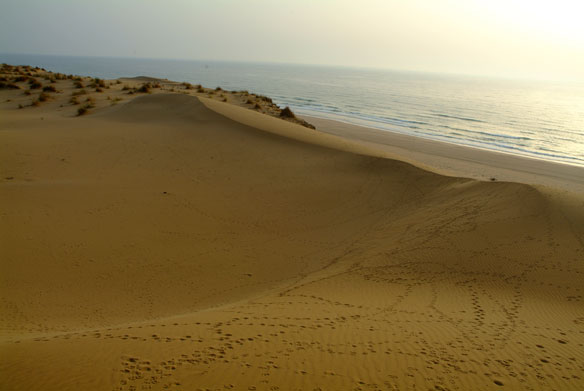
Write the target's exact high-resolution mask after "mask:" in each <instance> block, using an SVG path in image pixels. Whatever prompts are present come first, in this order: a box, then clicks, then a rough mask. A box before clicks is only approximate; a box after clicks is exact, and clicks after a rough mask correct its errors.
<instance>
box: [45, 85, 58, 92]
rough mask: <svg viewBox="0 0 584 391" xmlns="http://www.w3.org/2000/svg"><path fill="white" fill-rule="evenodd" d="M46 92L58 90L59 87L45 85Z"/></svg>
mask: <svg viewBox="0 0 584 391" xmlns="http://www.w3.org/2000/svg"><path fill="white" fill-rule="evenodd" d="M43 91H44V92H57V89H56V88H55V87H53V86H45V87H43Z"/></svg>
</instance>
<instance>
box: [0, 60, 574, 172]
mask: <svg viewBox="0 0 584 391" xmlns="http://www.w3.org/2000/svg"><path fill="white" fill-rule="evenodd" d="M0 62H5V63H9V64H14V65H17V64H26V65H34V66H40V67H43V68H46V69H48V70H52V71H55V72H63V73H72V74H78V75H90V76H94V77H100V78H118V77H123V76H128V77H131V76H152V77H160V78H167V79H170V80H175V81H188V82H191V83H197V84H202V85H204V86H205V87H217V86H221V87H223V88H225V89H229V90H241V89H245V90H249V91H252V92H256V93H260V94H263V95H268V96H270V97H272V98H273V99H274V101H275V103H277V104H279V105H280V106H283V105H289V106H290V107H291V108H292V109H293V110H294V111H296V112H297V113H300V114H306V115H311V116H315V117H323V118H329V119H335V120H340V121H343V122H348V123H353V124H357V125H363V126H368V127H373V128H378V129H382V130H387V131H392V132H398V133H404V134H410V135H416V136H419V137H425V138H430V139H436V140H442V141H447V142H451V143H456V144H464V145H471V146H475V147H480V148H485V149H493V150H497V151H504V152H508V153H513V154H520V155H527V156H532V157H537V158H540V159H547V160H554V161H559V162H564V163H569V164H573V165H579V166H584V83H579V84H578V83H550V82H539V81H537V82H534V81H516V80H497V79H488V78H477V77H466V76H464V77H463V76H450V75H435V74H424V73H407V72H393V71H385V70H366V69H351V68H334V67H321V66H303V65H281V64H254V63H232V62H213V61H211V62H203V61H182V60H149V59H127V58H96V57H91V58H90V57H61V56H37V55H9V54H0Z"/></svg>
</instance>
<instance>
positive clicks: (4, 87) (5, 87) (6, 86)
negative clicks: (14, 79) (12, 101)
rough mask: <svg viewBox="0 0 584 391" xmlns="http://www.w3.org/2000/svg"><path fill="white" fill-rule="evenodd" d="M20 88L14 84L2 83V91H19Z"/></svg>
mask: <svg viewBox="0 0 584 391" xmlns="http://www.w3.org/2000/svg"><path fill="white" fill-rule="evenodd" d="M19 89H20V87H19V86H17V85H16V84H13V83H4V82H0V90H19Z"/></svg>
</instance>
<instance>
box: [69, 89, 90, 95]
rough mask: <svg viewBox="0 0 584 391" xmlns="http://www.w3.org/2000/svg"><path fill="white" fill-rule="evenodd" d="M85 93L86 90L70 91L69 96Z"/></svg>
mask: <svg viewBox="0 0 584 391" xmlns="http://www.w3.org/2000/svg"><path fill="white" fill-rule="evenodd" d="M85 94H87V91H85V90H79V91H75V92H73V93H71V96H79V95H85Z"/></svg>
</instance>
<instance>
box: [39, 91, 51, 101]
mask: <svg viewBox="0 0 584 391" xmlns="http://www.w3.org/2000/svg"><path fill="white" fill-rule="evenodd" d="M38 99H39V102H46V101H47V100H49V96H48V95H47V94H45V93H44V92H41V93H40V95H39V98H38Z"/></svg>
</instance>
